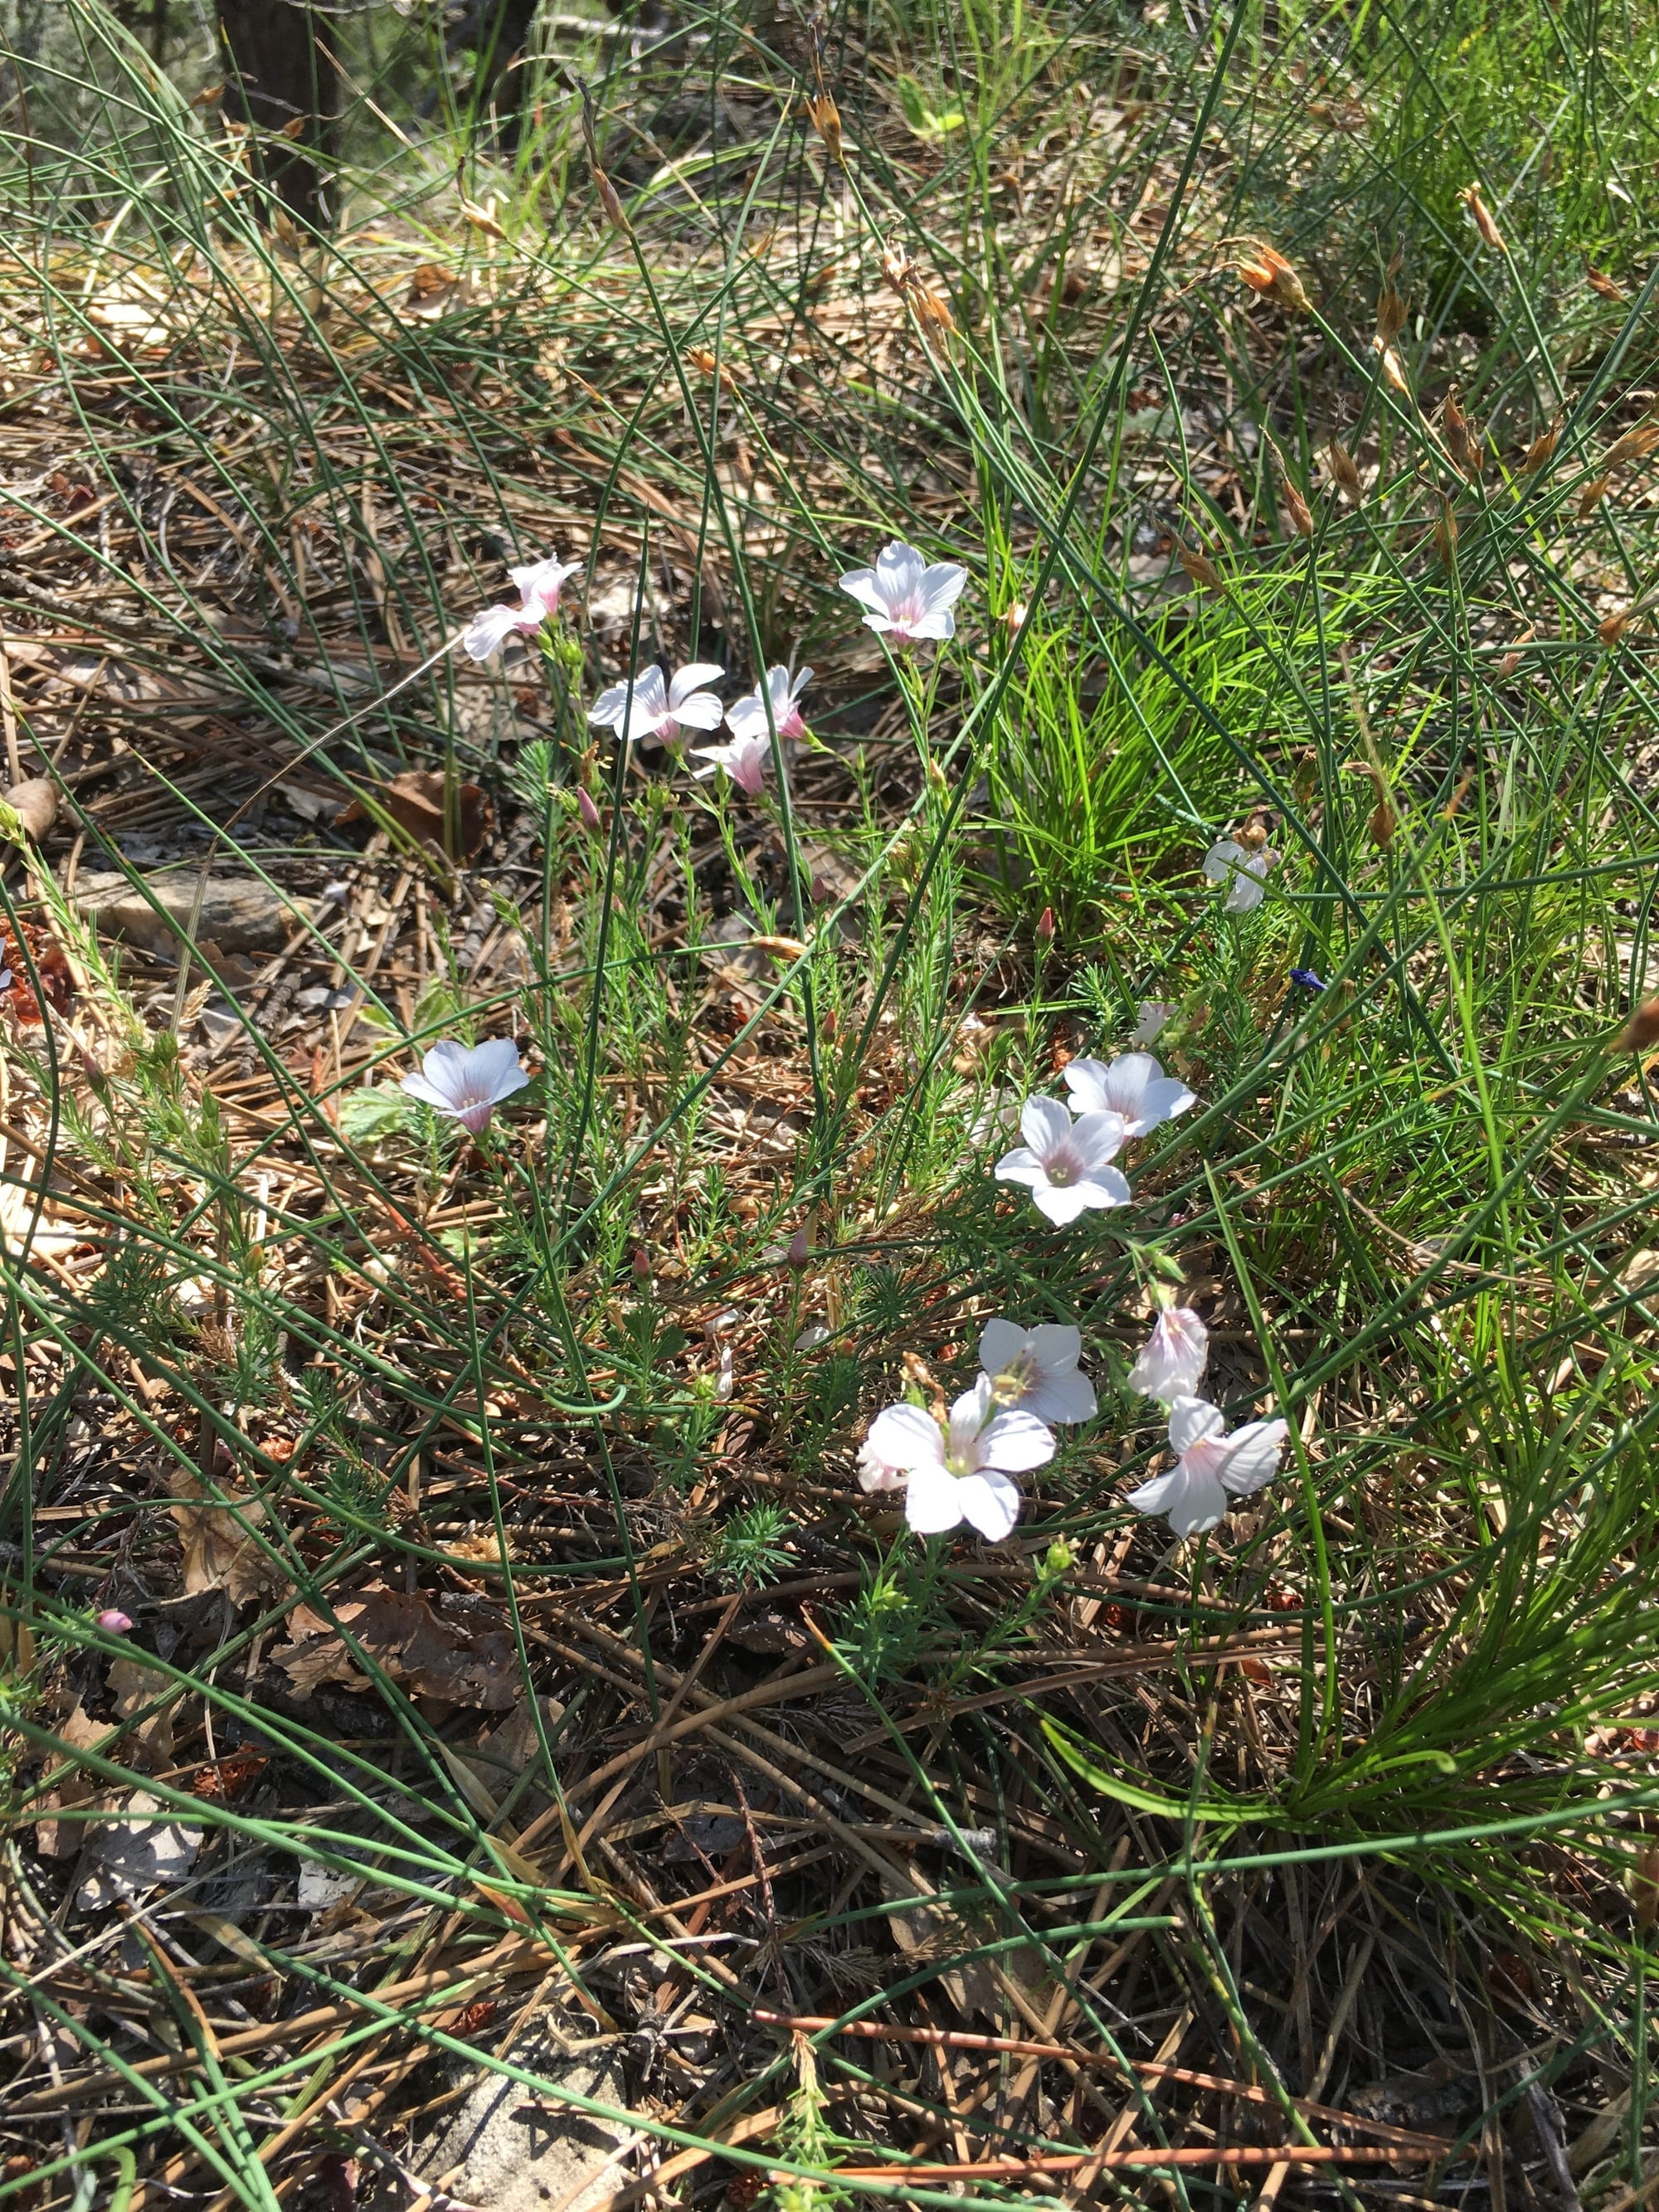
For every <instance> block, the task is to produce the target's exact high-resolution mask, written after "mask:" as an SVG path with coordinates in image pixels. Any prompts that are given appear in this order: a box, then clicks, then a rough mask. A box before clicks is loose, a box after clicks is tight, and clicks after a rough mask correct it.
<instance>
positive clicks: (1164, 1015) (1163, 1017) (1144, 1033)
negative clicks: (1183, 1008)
mask: <svg viewBox="0 0 1659 2212" xmlns="http://www.w3.org/2000/svg"><path fill="white" fill-rule="evenodd" d="M1174 1012H1176V1009H1175V1007H1174V1006H1172V1005H1171V1004H1170V1001H1169V1000H1167V999H1143V1000H1141V1002H1140V1007H1139V1013H1140V1018H1139V1021H1138V1022H1137V1023H1136V1024H1135V1025H1134V1028H1133V1030H1132V1031H1131V1032H1130V1036H1129V1042H1130V1043H1131V1044H1156V1043H1157V1042H1158V1031H1159V1030H1161V1029H1163V1027H1164V1024H1166V1023H1167V1022H1168V1020H1169V1018H1170V1015H1171V1014H1173V1013H1174Z"/></svg>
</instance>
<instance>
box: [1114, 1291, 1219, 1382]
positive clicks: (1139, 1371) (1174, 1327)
mask: <svg viewBox="0 0 1659 2212" xmlns="http://www.w3.org/2000/svg"><path fill="white" fill-rule="evenodd" d="M1209 1356H1210V1332H1209V1330H1208V1329H1207V1328H1205V1326H1204V1324H1203V1322H1201V1321H1200V1319H1199V1317H1198V1316H1197V1315H1196V1314H1195V1313H1194V1311H1193V1310H1192V1308H1191V1307H1190V1306H1165V1307H1164V1308H1163V1309H1162V1310H1161V1311H1160V1312H1159V1314H1158V1319H1157V1320H1156V1321H1155V1322H1153V1323H1152V1334H1151V1335H1150V1336H1149V1337H1148V1338H1147V1340H1146V1343H1145V1344H1144V1345H1142V1346H1141V1348H1140V1357H1139V1358H1138V1359H1137V1360H1136V1362H1135V1364H1134V1365H1133V1367H1132V1368H1131V1369H1130V1370H1129V1373H1128V1378H1127V1384H1126V1388H1127V1389H1131V1390H1137V1391H1139V1394H1140V1395H1141V1396H1142V1397H1143V1398H1161V1399H1162V1400H1163V1401H1164V1404H1165V1405H1166V1406H1169V1405H1172V1404H1173V1403H1174V1402H1175V1401H1176V1399H1177V1398H1190V1397H1191V1396H1192V1395H1193V1394H1194V1391H1195V1390H1196V1389H1198V1378H1199V1376H1200V1375H1201V1374H1202V1373H1203V1372H1204V1363H1205V1361H1206V1359H1207V1358H1209Z"/></svg>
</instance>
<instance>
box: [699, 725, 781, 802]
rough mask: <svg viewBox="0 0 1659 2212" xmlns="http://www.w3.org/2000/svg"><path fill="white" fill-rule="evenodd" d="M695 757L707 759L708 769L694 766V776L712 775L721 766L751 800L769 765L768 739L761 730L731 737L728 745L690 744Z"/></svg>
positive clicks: (769, 747) (769, 748)
mask: <svg viewBox="0 0 1659 2212" xmlns="http://www.w3.org/2000/svg"><path fill="white" fill-rule="evenodd" d="M690 752H691V757H692V758H693V759H694V760H700V761H707V762H708V767H707V768H698V769H692V771H691V773H692V774H693V775H696V776H705V775H714V771H715V769H721V768H723V769H725V770H726V774H727V775H729V776H730V777H731V779H732V782H733V783H735V784H736V785H737V787H738V790H739V791H746V792H747V793H749V795H750V798H751V799H752V798H753V797H754V795H755V793H757V791H758V790H759V789H760V788H761V786H762V785H763V783H764V782H765V781H766V771H767V769H769V768H770V767H771V765H772V746H771V741H770V740H769V738H768V737H767V734H766V732H765V731H764V730H763V731H761V732H760V733H759V735H758V736H755V735H752V734H751V735H749V736H745V737H740V738H732V742H731V744H729V745H693V746H691V748H690Z"/></svg>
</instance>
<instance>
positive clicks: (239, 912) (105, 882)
mask: <svg viewBox="0 0 1659 2212" xmlns="http://www.w3.org/2000/svg"><path fill="white" fill-rule="evenodd" d="M146 881H147V882H148V884H149V891H150V895H151V896H152V897H153V898H154V899H155V902H156V905H157V906H159V907H160V908H161V912H160V913H159V914H158V913H157V912H156V911H155V907H153V906H152V905H151V904H150V902H149V899H148V898H146V897H145V896H144V894H143V891H141V890H138V889H137V886H136V885H135V884H132V883H131V881H130V880H129V879H128V878H126V877H125V876H124V875H121V874H119V873H118V872H114V871H110V872H101V871H100V872H94V873H92V874H89V875H82V876H80V877H79V878H77V879H76V885H75V902H76V906H78V907H79V908H80V909H81V911H82V914H84V915H88V917H89V918H90V919H91V920H92V921H94V922H95V923H96V925H97V927H98V929H99V931H100V934H102V935H104V936H106V937H125V938H126V939H129V940H130V941H131V943H132V944H134V945H143V947H144V949H145V951H149V952H160V953H165V954H167V955H168V956H169V957H176V955H177V952H178V949H179V939H180V938H181V937H183V936H184V935H185V933H187V932H189V930H190V918H191V914H192V913H194V912H195V911H196V894H197V886H198V884H200V883H201V876H200V871H199V869H198V868H197V867H185V868H172V869H168V870H167V871H165V872H161V873H158V874H155V875H153V876H150V877H149V878H146ZM308 910H309V907H308V902H295V905H294V906H289V905H287V904H285V903H284V902H283V900H281V899H279V898H278V897H277V896H276V892H275V891H273V890H271V889H270V886H269V885H268V884H264V883H262V882H261V881H260V879H259V878H258V876H249V875H243V874H240V873H236V872H232V871H230V870H228V869H216V870H215V871H214V872H212V873H211V874H210V876H209V877H208V879H207V882H206V884H205V885H204V886H202V906H201V912H200V914H199V915H197V922H196V928H195V932H194V935H195V939H196V941H197V943H198V944H212V945H217V946H218V948H219V950H220V951H222V952H276V951H280V950H281V948H282V947H283V945H285V944H286V943H287V942H288V939H289V937H290V936H291V935H292V933H293V932H294V930H295V927H297V925H298V921H299V920H300V916H301V914H302V913H304V912H307V911H308Z"/></svg>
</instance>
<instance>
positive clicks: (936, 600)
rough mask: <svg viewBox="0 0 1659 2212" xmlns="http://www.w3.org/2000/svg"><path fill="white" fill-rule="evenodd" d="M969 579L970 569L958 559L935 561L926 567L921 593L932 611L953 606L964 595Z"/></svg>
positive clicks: (923, 573)
mask: <svg viewBox="0 0 1659 2212" xmlns="http://www.w3.org/2000/svg"><path fill="white" fill-rule="evenodd" d="M967 581H968V571H967V570H966V569H965V568H963V566H962V564H961V562H958V561H935V562H933V566H932V567H931V568H927V569H924V570H923V572H922V578H921V595H922V597H923V599H926V600H927V605H928V608H929V610H930V611H933V610H935V609H937V610H940V611H942V610H943V609H945V608H946V607H953V606H954V605H956V603H957V600H958V599H960V598H961V597H962V591H963V585H964V584H966V582H967Z"/></svg>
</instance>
